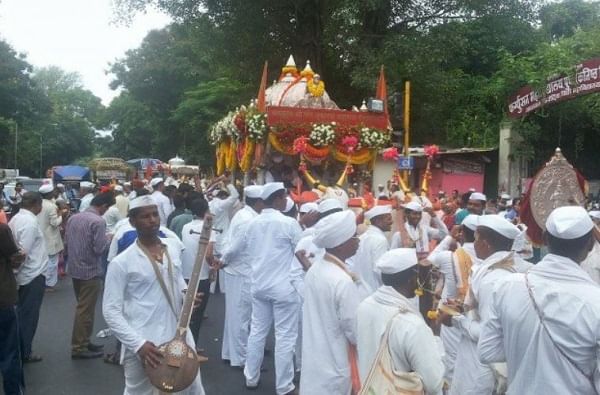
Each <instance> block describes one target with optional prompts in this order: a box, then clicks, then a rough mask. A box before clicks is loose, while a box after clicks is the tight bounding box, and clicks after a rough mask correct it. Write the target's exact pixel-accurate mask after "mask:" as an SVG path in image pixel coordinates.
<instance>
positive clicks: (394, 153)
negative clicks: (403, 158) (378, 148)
mask: <svg viewBox="0 0 600 395" xmlns="http://www.w3.org/2000/svg"><path fill="white" fill-rule="evenodd" d="M398 156H400V154H399V153H398V148H396V147H391V148H387V149H384V150H383V154H382V157H383V159H384V160H389V161H395V160H397V159H398Z"/></svg>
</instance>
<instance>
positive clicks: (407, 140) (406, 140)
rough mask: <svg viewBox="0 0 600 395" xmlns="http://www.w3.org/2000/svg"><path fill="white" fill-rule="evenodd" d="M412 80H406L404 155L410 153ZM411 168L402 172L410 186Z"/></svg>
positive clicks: (405, 181) (406, 155) (407, 155)
mask: <svg viewBox="0 0 600 395" xmlns="http://www.w3.org/2000/svg"><path fill="white" fill-rule="evenodd" d="M409 148H410V81H405V82H404V157H405V158H408V157H409V155H410V149H409ZM409 172H410V170H404V171H403V172H402V179H403V180H404V184H405V185H407V186H409V182H408V174H409Z"/></svg>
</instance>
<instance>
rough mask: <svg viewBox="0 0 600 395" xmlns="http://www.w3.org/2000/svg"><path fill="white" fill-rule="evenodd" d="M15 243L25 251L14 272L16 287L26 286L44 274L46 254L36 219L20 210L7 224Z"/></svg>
mask: <svg viewBox="0 0 600 395" xmlns="http://www.w3.org/2000/svg"><path fill="white" fill-rule="evenodd" d="M8 226H9V227H10V230H11V231H12V233H13V236H14V238H15V241H16V242H17V244H18V245H19V247H20V248H22V249H23V250H24V251H25V254H26V257H25V262H23V264H22V265H21V266H19V269H18V270H17V272H16V276H15V277H16V279H17V285H19V286H22V285H27V284H29V283H30V282H31V281H33V279H35V278H36V277H37V276H39V275H40V274H44V273H46V268H47V267H48V252H47V251H46V244H45V242H44V235H43V233H42V230H41V229H40V225H39V223H38V220H37V217H36V216H35V215H34V214H33V213H32V212H31V211H29V210H27V209H24V208H22V209H21V210H19V212H18V213H17V214H16V215H15V216H14V217H12V218H11V220H10V222H9V223H8Z"/></svg>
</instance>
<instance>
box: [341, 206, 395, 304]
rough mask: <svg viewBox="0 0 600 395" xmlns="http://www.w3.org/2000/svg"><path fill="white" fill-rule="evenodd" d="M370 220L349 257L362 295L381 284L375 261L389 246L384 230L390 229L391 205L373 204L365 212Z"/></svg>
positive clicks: (370, 292)
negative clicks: (352, 254) (360, 284)
mask: <svg viewBox="0 0 600 395" xmlns="http://www.w3.org/2000/svg"><path fill="white" fill-rule="evenodd" d="M365 218H366V219H368V220H369V221H370V223H371V224H370V225H369V227H368V228H367V230H366V231H365V232H364V233H363V234H361V235H360V237H359V238H360V246H359V247H358V251H357V252H356V255H355V256H354V257H352V258H351V259H350V262H349V265H350V268H351V270H352V272H354V273H356V274H357V275H358V276H359V277H360V280H361V283H362V285H364V287H365V289H366V294H365V295H363V297H367V296H368V295H370V294H372V293H373V292H375V290H376V289H377V288H379V287H380V286H381V276H380V275H379V273H377V271H376V270H375V262H377V260H378V259H379V258H380V257H381V256H382V255H383V254H384V253H385V252H386V251H387V250H388V249H389V248H390V245H389V242H388V239H387V236H386V234H385V232H389V231H390V230H391V229H392V222H393V221H392V206H391V205H382V206H375V207H373V208H372V209H370V210H368V211H367V212H365Z"/></svg>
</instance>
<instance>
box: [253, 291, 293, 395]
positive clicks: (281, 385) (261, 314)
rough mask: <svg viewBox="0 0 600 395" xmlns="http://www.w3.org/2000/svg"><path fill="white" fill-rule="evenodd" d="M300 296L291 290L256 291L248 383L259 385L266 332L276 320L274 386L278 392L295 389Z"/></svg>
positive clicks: (282, 392) (279, 393)
mask: <svg viewBox="0 0 600 395" xmlns="http://www.w3.org/2000/svg"><path fill="white" fill-rule="evenodd" d="M300 307H301V304H300V297H299V296H298V293H297V292H296V291H295V290H293V289H292V292H291V293H288V294H287V295H286V294H283V295H278V294H275V295H273V294H271V293H269V292H261V293H260V294H256V293H255V294H253V298H252V322H251V326H250V336H249V337H248V352H247V358H246V367H245V368H244V376H246V385H248V386H255V385H258V381H259V379H260V367H261V365H262V362H263V357H264V350H265V343H266V340H267V335H268V334H269V330H270V329H271V325H272V324H273V321H274V322H275V389H276V391H277V394H278V395H282V394H287V393H288V392H290V391H292V390H294V384H293V379H294V361H293V360H294V347H295V346H296V337H297V336H298V317H299V315H300Z"/></svg>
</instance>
